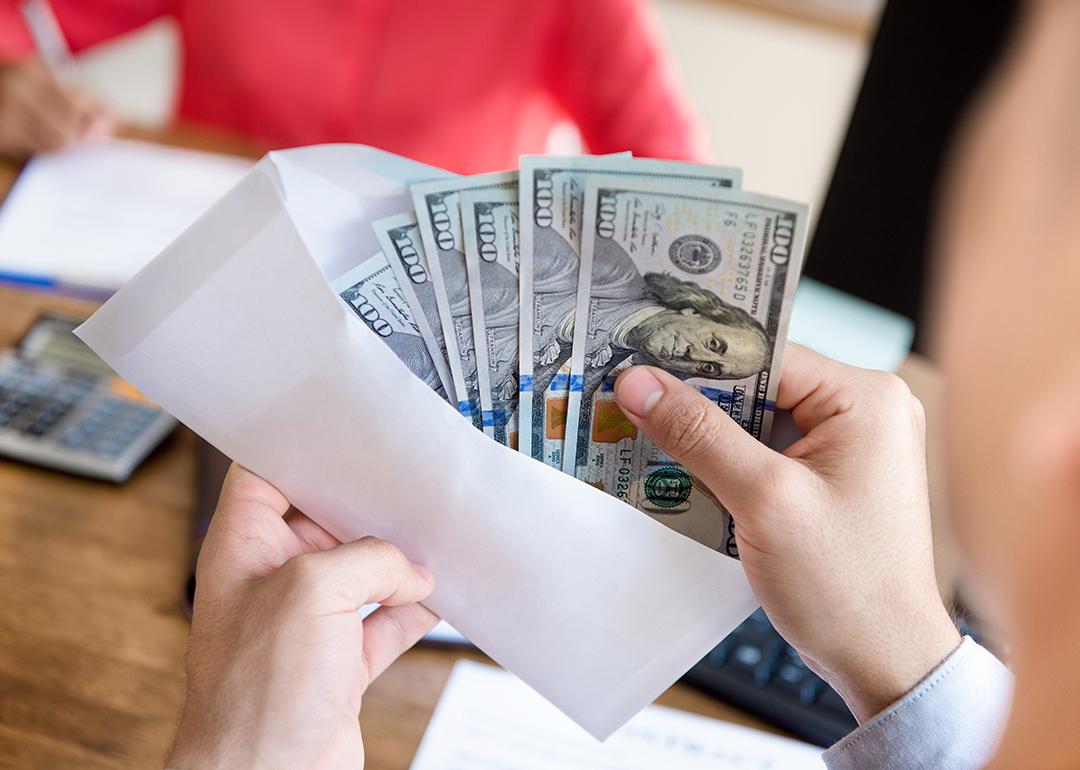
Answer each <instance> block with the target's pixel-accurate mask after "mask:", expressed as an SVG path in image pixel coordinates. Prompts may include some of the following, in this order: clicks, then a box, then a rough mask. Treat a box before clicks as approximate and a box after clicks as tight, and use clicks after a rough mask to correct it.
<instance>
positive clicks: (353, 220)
mask: <svg viewBox="0 0 1080 770" xmlns="http://www.w3.org/2000/svg"><path fill="white" fill-rule="evenodd" d="M444 173H445V172H439V171H438V170H437V169H432V168H430V167H427V166H423V165H421V164H416V163H412V162H409V161H405V160H403V159H400V158H396V157H394V156H390V155H388V154H386V153H382V152H380V151H378V150H374V149H371V148H366V147H359V146H346V145H338V146H333V145H330V146H320V147H311V148H305V149H301V150H290V151H285V152H280V153H271V154H270V155H269V156H268V157H267V158H264V159H263V160H262V161H260V162H259V164H258V165H257V166H256V167H255V168H254V169H253V170H252V172H251V173H249V174H248V175H247V176H246V177H245V178H244V179H243V180H242V181H241V182H240V183H239V184H238V185H237V186H236V187H235V188H233V190H232V191H231V192H229V194H228V195H226V196H225V198H223V199H222V200H221V201H220V202H219V203H217V204H216V205H215V206H214V207H212V208H211V209H210V211H208V212H207V213H206V214H205V215H204V216H203V217H202V218H201V219H200V220H199V221H198V222H196V223H195V224H194V225H193V226H192V227H191V228H189V229H188V231H187V232H185V233H184V235H183V236H181V237H180V238H179V239H178V240H177V241H176V242H175V243H173V244H172V245H171V246H170V247H169V248H167V249H166V250H165V251H164V252H163V253H162V254H161V255H160V256H159V257H158V258H157V259H155V260H154V261H153V262H152V263H151V264H149V265H148V266H147V267H146V268H144V269H143V270H142V271H141V272H140V273H139V274H138V275H137V276H135V278H134V279H133V280H132V281H131V282H130V283H129V284H128V285H127V286H125V287H124V288H123V289H121V290H120V291H119V292H118V293H117V294H116V295H115V296H114V297H113V298H112V299H111V300H110V301H109V302H108V303H106V304H105V305H104V306H103V307H102V308H101V310H99V311H98V312H97V313H96V314H95V315H94V316H93V317H92V318H91V319H90V320H89V321H87V322H86V323H85V324H84V325H83V326H82V327H80V330H79V334H80V336H81V337H82V338H83V339H84V340H85V341H86V342H87V343H88V344H89V345H90V347H92V348H93V349H94V350H95V351H96V352H97V353H98V354H99V355H100V356H101V357H102V358H103V359H105V361H107V362H108V363H109V364H110V365H112V366H113V368H115V369H116V371H117V372H119V373H120V375H121V376H123V377H125V378H126V379H127V380H129V381H130V382H131V383H132V384H134V385H135V386H136V387H137V388H139V389H140V390H142V391H143V392H145V393H146V394H147V395H148V396H149V397H150V398H153V399H154V400H155V401H157V402H158V403H160V404H161V405H162V406H163V407H164V408H166V409H168V410H169V411H170V412H172V413H173V414H174V415H176V416H177V417H178V418H179V419H180V420H181V421H183V422H184V423H185V424H187V425H188V426H190V427H191V428H192V429H193V430H194V431H195V432H196V433H198V434H200V435H201V436H203V437H204V438H205V439H207V440H208V441H209V442H210V443H212V444H214V445H215V446H216V447H218V448H219V449H220V450H221V451H222V452H224V453H225V454H226V455H228V456H230V457H232V458H233V459H235V460H236V461H237V462H240V463H242V464H243V465H245V466H247V467H248V468H250V469H251V470H253V471H254V472H256V473H258V474H259V475H261V476H263V477H264V478H266V479H268V480H269V481H271V482H272V483H273V484H274V485H276V486H277V487H278V488H279V489H281V490H282V491H283V492H284V493H285V494H286V495H287V496H288V498H289V499H290V500H291V501H292V502H293V503H294V504H295V505H296V506H297V507H298V508H300V509H302V510H304V511H305V512H306V513H307V514H308V515H309V516H311V517H312V518H313V519H314V520H315V521H317V522H318V523H319V524H321V525H322V526H323V527H325V528H326V529H327V530H328V531H330V532H331V533H333V534H334V535H335V536H337V537H338V538H340V539H341V540H352V539H355V538H358V537H361V536H364V535H377V536H379V537H383V538H386V539H387V540H390V541H392V542H394V543H397V544H398V545H399V546H401V548H402V549H403V550H404V551H405V552H406V553H407V554H408V556H409V557H410V558H411V559H412V560H413V561H416V562H419V563H422V564H425V565H427V566H428V567H429V568H430V569H431V571H432V572H433V573H434V574H435V576H436V581H437V584H436V588H435V591H434V593H433V594H432V595H431V597H430V598H429V599H428V600H427V602H426V604H427V605H428V606H429V607H430V608H431V609H432V610H433V611H434V612H436V613H438V614H439V615H441V616H442V617H443V618H445V619H446V620H447V621H449V622H450V623H451V624H453V626H454V627H455V628H457V629H458V630H459V631H461V633H463V634H464V635H465V636H467V637H468V638H469V639H470V640H471V641H472V642H473V643H474V644H475V645H476V646H477V647H479V648H480V649H482V650H483V651H484V652H486V653H487V654H488V655H490V656H491V657H492V658H494V659H495V660H497V661H498V662H499V663H501V664H502V665H504V666H505V667H506V668H507V669H509V670H510V671H512V672H513V673H515V674H517V675H518V676H519V677H521V679H523V680H524V681H525V682H527V683H528V684H529V685H531V686H532V687H534V688H535V689H536V690H537V691H538V692H540V693H541V694H542V695H543V696H544V697H546V698H547V699H548V700H550V701H551V702H552V703H554V704H555V705H556V706H558V707H559V708H560V709H562V710H563V711H565V712H566V713H567V714H568V715H569V716H570V717H572V718H573V719H574V720H575V721H577V722H578V723H579V724H581V725H582V726H583V727H584V728H585V729H586V730H588V731H589V732H590V733H592V734H593V735H595V736H597V737H600V738H603V737H605V736H607V735H609V734H610V733H611V732H612V731H614V730H615V729H616V728H617V727H618V726H619V725H621V724H622V723H623V722H625V721H626V720H627V719H629V718H630V717H631V716H632V715H633V714H634V713H636V712H637V711H638V710H640V709H641V708H642V707H644V706H645V705H646V704H648V703H649V702H651V701H652V700H653V699H654V698H655V697H656V696H657V695H658V694H659V693H661V692H662V691H663V690H664V689H666V688H667V687H668V686H669V685H670V684H671V683H672V682H674V681H675V680H676V679H677V678H678V677H679V676H680V675H681V674H682V673H683V672H685V671H686V670H687V669H688V668H689V667H690V666H691V665H693V664H694V663H695V662H696V661H697V660H699V659H700V658H701V657H702V656H703V655H704V654H705V653H706V652H707V651H708V650H710V649H711V648H712V647H713V646H714V645H715V644H716V643H717V642H718V641H719V640H720V639H721V638H722V637H724V636H725V635H726V634H728V633H729V632H730V631H731V630H732V629H733V628H734V627H735V626H736V625H737V624H738V623H739V622H740V621H741V620H743V619H744V618H745V617H746V616H747V615H748V614H749V613H750V612H751V611H752V610H753V609H754V607H755V606H756V602H755V600H754V597H753V595H752V594H751V592H750V589H749V586H748V584H747V581H746V578H745V576H744V574H743V571H742V567H741V566H740V565H739V563H738V562H736V561H734V560H732V559H729V558H728V557H726V556H723V555H720V554H718V553H716V552H714V551H711V550H709V549H708V548H705V547H704V546H702V545H699V544H698V543H696V542H694V541H692V540H690V539H688V538H686V537H683V536H682V535H680V534H678V533H676V532H673V531H672V530H670V529H668V528H667V527H665V526H663V525H662V524H659V523H657V522H656V521H654V520H653V519H651V518H650V517H649V516H647V515H645V514H642V513H639V512H638V511H636V510H634V509H633V508H630V507H629V506H627V505H626V504H624V503H622V502H620V501H619V500H617V499H615V498H613V497H611V496H610V495H607V494H604V493H603V492H601V491H599V490H597V489H594V488H592V487H590V486H588V485H586V484H583V483H581V482H579V481H577V480H575V479H573V478H570V477H569V476H566V475H564V474H562V473H559V472H558V471H556V470H554V469H552V468H548V467H545V466H544V465H543V464H541V463H539V462H536V461H534V460H532V459H531V458H528V457H525V456H523V455H521V454H519V453H517V452H514V451H513V450H511V449H509V448H507V447H505V446H501V445H499V444H497V443H495V442H493V441H491V440H490V439H489V438H487V437H485V436H484V435H483V433H481V432H480V431H478V430H476V429H474V428H473V427H472V426H471V424H470V423H469V422H468V421H466V420H464V419H462V418H461V416H460V415H459V414H458V413H457V412H456V411H455V410H454V409H453V408H452V407H451V406H449V405H448V404H447V403H446V402H445V401H443V400H442V399H440V398H439V397H438V396H437V395H436V394H435V393H434V392H433V391H432V390H430V389H429V388H428V387H426V386H425V385H424V384H423V383H422V382H421V381H420V380H419V379H417V378H416V377H414V376H413V375H412V374H411V373H410V372H409V371H408V370H407V369H406V368H405V366H404V365H403V364H402V363H401V362H400V361H399V360H398V359H397V358H396V357H395V356H394V354H393V352H392V351H391V350H390V349H389V348H388V347H387V346H385V345H384V344H383V343H382V341H381V340H380V339H379V338H378V337H377V336H376V335H375V334H374V333H373V332H371V331H370V330H369V329H368V328H367V327H366V326H365V325H363V324H358V323H355V322H354V321H353V320H351V319H350V318H349V317H348V316H347V314H346V313H347V311H346V310H345V309H344V307H343V306H342V304H341V303H340V302H338V301H337V298H336V297H335V296H334V294H333V292H332V291H331V290H330V288H329V286H328V279H331V278H334V277H336V276H337V275H339V274H341V273H342V272H344V270H345V269H347V268H348V267H349V266H350V265H349V260H350V259H351V260H354V261H355V260H357V259H360V258H362V257H363V256H366V255H369V254H372V253H374V252H375V251H377V250H378V245H377V243H376V240H375V237H374V235H373V233H372V232H371V228H370V227H369V226H368V224H369V223H370V221H371V220H373V219H375V218H378V217H382V216H387V215H390V214H396V213H400V212H403V211H406V210H408V206H409V198H408V190H407V184H409V183H411V182H415V181H419V180H421V179H430V178H433V177H435V176H437V175H439V174H444Z"/></svg>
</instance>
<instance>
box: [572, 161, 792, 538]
mask: <svg viewBox="0 0 1080 770" xmlns="http://www.w3.org/2000/svg"><path fill="white" fill-rule="evenodd" d="M584 217H585V222H586V227H585V230H584V232H583V235H582V244H581V254H582V261H581V264H582V271H585V270H589V271H590V272H591V276H592V286H591V289H590V294H589V298H588V301H587V302H580V301H579V305H578V308H577V317H578V318H579V319H581V322H582V324H583V325H584V331H585V332H586V333H585V334H584V335H583V340H584V342H585V344H586V348H585V351H584V352H585V356H584V364H585V365H584V369H583V386H582V401H581V405H582V408H581V418H580V421H579V422H578V423H577V424H576V425H575V426H574V429H575V430H576V434H575V435H576V438H577V440H578V442H579V443H578V445H579V447H580V451H579V453H578V459H579V462H578V463H577V465H576V473H577V476H578V478H580V479H582V480H584V481H587V482H589V483H591V484H593V485H595V486H598V487H601V488H602V489H604V490H606V491H608V492H610V493H612V494H614V495H616V496H618V497H620V498H622V499H624V500H626V501H627V502H628V503H630V504H631V505H633V506H635V507H637V508H639V509H641V510H643V511H645V512H646V513H649V514H650V515H652V516H654V517H655V518H657V519H658V520H660V521H661V522H663V523H664V524H667V525H668V526H670V527H672V528H673V529H676V530H678V531H680V532H682V533H683V534H685V535H687V536H689V537H692V538H694V539H695V540H698V541H699V542H701V543H703V544H705V545H708V546H709V547H711V548H715V549H718V550H721V551H723V552H725V553H727V554H729V555H731V556H737V548H736V545H735V538H734V529H733V525H732V522H731V519H730V517H729V516H727V513H726V512H725V511H724V510H723V507H722V506H721V505H720V504H719V502H718V501H717V500H716V499H715V498H714V497H713V496H712V495H711V494H710V492H709V491H708V490H707V489H705V487H704V486H703V485H701V484H700V483H698V482H697V481H696V480H695V479H693V478H692V477H691V476H690V475H689V474H688V473H687V472H686V471H685V470H684V469H683V468H681V467H679V466H678V465H676V464H675V463H674V462H673V461H672V460H671V458H670V457H668V456H666V455H665V454H664V453H663V452H661V451H660V450H659V449H657V448H656V446H654V445H653V444H652V442H650V441H649V440H648V439H647V438H646V437H645V436H644V435H643V434H641V433H640V432H639V431H638V430H637V428H636V427H635V426H634V425H633V424H632V423H631V422H630V421H629V420H627V419H626V417H625V415H623V413H622V411H621V410H620V409H619V407H618V406H617V404H616V403H615V399H614V392H613V383H614V381H615V378H616V377H617V376H618V374H619V372H620V371H621V370H623V369H624V368H627V367H629V366H631V365H634V364H651V365H653V366H658V367H660V368H662V369H665V370H666V371H668V372H671V373H672V374H674V375H675V376H677V377H680V378H683V379H685V380H687V381H688V382H689V383H690V384H691V385H693V386H694V387H696V388H697V389H698V390H700V391H701V393H702V394H704V395H705V396H706V397H708V398H709V399H710V400H711V401H713V402H715V403H716V404H717V405H719V406H720V408H722V409H723V410H724V411H725V412H727V413H728V414H729V415H730V416H731V418H732V419H734V420H735V421H736V422H737V423H739V425H741V426H742V427H743V428H744V429H745V430H747V431H748V432H749V433H750V434H752V435H753V436H754V437H755V438H758V439H759V440H762V441H764V440H766V439H767V438H768V435H769V430H770V427H771V425H772V418H773V411H774V409H775V399H776V391H777V386H778V377H774V376H773V374H774V372H779V370H780V366H781V357H782V355H783V345H784V341H785V339H786V337H787V326H788V320H789V317H790V315H791V306H792V302H793V300H794V296H795V288H796V283H797V281H798V275H799V271H800V269H801V266H802V256H803V248H804V243H805V238H806V226H807V209H806V206H804V205H802V204H798V203H790V202H788V201H783V200H779V199H776V198H770V197H766V196H762V195H754V194H751V193H745V192H740V191H735V190H730V189H726V190H725V189H706V188H703V187H701V186H700V185H699V184H691V183H688V182H685V181H684V182H681V183H671V182H667V183H664V182H648V181H643V180H638V179H631V178H628V177H625V176H622V177H618V176H590V177H589V178H588V180H587V181H586V184H585V210H584Z"/></svg>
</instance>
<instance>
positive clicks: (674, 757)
mask: <svg viewBox="0 0 1080 770" xmlns="http://www.w3.org/2000/svg"><path fill="white" fill-rule="evenodd" d="M824 767H825V764H824V762H823V761H822V759H821V749H819V748H818V747H817V746H811V745H809V744H806V743H802V742H800V741H793V740H790V739H788V738H780V737H778V736H775V735H769V734H768V733H764V732H761V731H759V730H752V729H750V728H748V727H740V726H738V725H733V724H729V723H727V722H721V721H718V720H716V719H709V718H708V717H702V716H698V715H696V714H689V713H687V712H685V711H678V710H676V709H671V708H665V707H664V706H650V707H649V708H647V709H645V710H644V711H642V712H641V713H640V714H638V715H637V716H635V717H634V718H633V719H631V720H630V722H629V723H627V724H626V725H623V727H621V728H620V729H619V730H618V731H617V732H616V733H615V734H614V735H612V736H611V738H610V739H609V740H608V741H607V742H606V743H603V744H600V743H597V742H596V741H594V740H592V739H591V738H589V736H588V735H586V734H585V733H584V732H582V731H581V730H580V729H579V728H577V727H575V726H574V724H573V723H572V722H571V721H570V720H568V719H567V718H566V717H564V716H563V715H562V714H560V713H559V712H558V711H556V710H555V709H553V708H552V707H551V705H550V704H548V703H545V702H544V701H543V699H542V698H539V697H537V696H536V694H535V693H533V692H530V691H529V689H528V688H527V687H524V686H523V685H522V684H521V683H520V682H518V681H516V680H515V679H514V678H513V677H512V676H510V675H509V674H507V673H505V672H504V671H500V670H499V669H497V668H495V667H494V666H486V665H483V664H481V663H473V662H471V661H459V662H458V663H457V664H456V665H455V666H454V670H453V672H452V673H451V674H450V679H449V681H448V682H447V683H446V687H445V688H444V689H443V694H442V696H441V697H440V698H439V705H438V706H436V707H435V713H434V714H433V715H432V717H431V722H429V723H428V727H427V731H426V732H425V733H424V739H423V741H422V742H421V744H420V749H419V750H418V751H417V753H416V757H415V758H414V759H413V763H412V765H411V768H410V770H812V769H813V770H824Z"/></svg>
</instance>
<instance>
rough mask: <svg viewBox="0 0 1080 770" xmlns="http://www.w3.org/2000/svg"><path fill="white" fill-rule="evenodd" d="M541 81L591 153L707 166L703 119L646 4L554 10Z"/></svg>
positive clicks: (593, 2) (627, 1)
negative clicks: (630, 154)
mask: <svg viewBox="0 0 1080 770" xmlns="http://www.w3.org/2000/svg"><path fill="white" fill-rule="evenodd" d="M560 7H561V8H562V9H563V13H561V14H560V15H559V22H558V24H557V31H556V33H555V34H554V35H553V46H552V49H551V51H550V52H549V54H548V61H547V66H546V79H547V83H548V87H549V89H550V90H551V92H552V94H553V95H554V97H555V99H556V101H557V102H558V103H559V104H560V105H561V106H562V107H563V109H565V110H566V112H567V113H568V114H569V116H570V117H571V118H572V119H573V120H574V121H575V123H576V124H577V125H578V128H579V129H580V131H581V134H582V138H583V139H584V141H585V145H586V146H587V148H588V149H589V151H590V152H593V153H597V154H601V153H608V152H621V151H623V150H631V151H633V153H634V154H635V155H640V156H643V157H656V158H673V159H678V160H709V159H710V158H711V156H712V152H711V151H710V149H709V144H708V141H707V139H706V136H705V132H704V128H703V126H702V124H701V121H700V119H699V117H698V115H697V114H696V112H695V111H694V109H693V107H692V106H691V104H690V101H689V99H688V98H687V95H686V93H685V92H684V89H683V87H682V84H681V83H680V82H679V78H678V76H677V73H676V71H675V68H674V66H673V62H672V61H671V60H670V58H669V56H668V54H667V52H666V51H665V50H664V47H663V45H662V44H661V40H660V37H659V34H658V29H657V25H656V21H655V19H654V18H653V16H652V13H651V9H650V8H649V7H648V4H647V3H646V2H645V1H644V0H590V1H589V2H587V3H582V2H576V1H575V0H570V1H569V2H565V3H563V4H562V5H561V6H560Z"/></svg>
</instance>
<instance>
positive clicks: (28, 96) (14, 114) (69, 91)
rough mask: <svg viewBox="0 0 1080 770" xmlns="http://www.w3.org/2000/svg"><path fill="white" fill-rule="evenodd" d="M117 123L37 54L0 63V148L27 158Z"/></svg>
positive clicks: (107, 130) (111, 129)
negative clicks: (60, 79) (59, 78)
mask: <svg viewBox="0 0 1080 770" xmlns="http://www.w3.org/2000/svg"><path fill="white" fill-rule="evenodd" d="M115 129H116V125H115V123H114V121H113V119H112V118H111V117H110V116H109V114H108V112H107V111H106V110H105V108H104V107H102V106H101V105H100V104H99V103H98V102H97V101H96V100H94V99H93V97H91V96H89V95H88V94H86V93H84V92H82V91H80V90H78V89H75V88H71V87H68V86H65V85H63V84H61V83H58V82H57V81H56V79H55V78H54V77H53V76H52V73H51V72H49V69H48V68H47V67H46V66H45V64H44V63H43V62H42V61H41V60H40V59H37V58H33V59H26V60H24V61H18V62H12V63H9V64H4V65H0V154H2V155H7V156H9V157H13V158H25V157H27V156H29V155H33V154H34V153H36V152H41V151H45V150H62V149H65V148H67V147H71V146H72V145H74V144H78V143H79V142H81V141H84V140H87V139H94V138H101V137H106V136H109V135H111V134H112V133H113V132H114V131H115Z"/></svg>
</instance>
